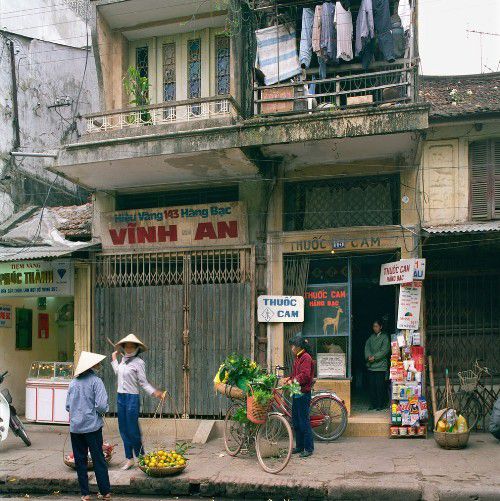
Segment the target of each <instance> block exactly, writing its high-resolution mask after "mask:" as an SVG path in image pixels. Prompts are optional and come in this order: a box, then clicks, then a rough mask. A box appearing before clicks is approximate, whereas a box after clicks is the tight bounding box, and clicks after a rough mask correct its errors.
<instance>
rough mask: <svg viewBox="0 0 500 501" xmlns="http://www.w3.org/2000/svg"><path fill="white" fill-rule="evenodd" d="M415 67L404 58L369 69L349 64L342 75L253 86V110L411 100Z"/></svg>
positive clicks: (307, 109) (316, 108)
mask: <svg viewBox="0 0 500 501" xmlns="http://www.w3.org/2000/svg"><path fill="white" fill-rule="evenodd" d="M416 70H417V67H416V66H415V65H412V64H409V62H407V61H402V62H398V63H394V64H387V63H374V64H373V65H372V71H371V72H367V71H363V70H362V69H361V67H360V65H351V66H350V67H349V68H348V69H343V70H342V71H343V72H345V73H347V74H344V75H340V74H338V75H337V76H335V77H330V78H324V79H314V78H313V76H312V75H306V76H305V78H302V79H301V80H300V81H297V82H290V83H281V84H276V85H268V86H261V87H256V88H255V100H254V102H255V113H256V114H258V115H269V114H283V113H301V112H305V113H312V112H318V111H326V110H330V111H336V110H342V109H347V108H356V107H363V106H365V107H366V106H371V107H376V106H381V105H386V106H389V105H394V104H397V103H409V102H414V101H415V100H416V96H417V92H416V90H415V82H416ZM337 73H341V69H340V68H339V71H338V72H337Z"/></svg>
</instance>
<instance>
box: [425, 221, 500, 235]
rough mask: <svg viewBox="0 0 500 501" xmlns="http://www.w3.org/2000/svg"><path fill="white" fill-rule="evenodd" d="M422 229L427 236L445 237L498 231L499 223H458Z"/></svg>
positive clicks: (499, 229) (499, 228)
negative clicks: (446, 235) (447, 235)
mask: <svg viewBox="0 0 500 501" xmlns="http://www.w3.org/2000/svg"><path fill="white" fill-rule="evenodd" d="M422 229H423V230H424V231H425V232H426V233H428V234H429V235H445V234H457V233H485V232H489V231H500V221H488V222H485V223H479V222H478V223H471V222H468V223H458V224H443V225H439V226H424V227H422Z"/></svg>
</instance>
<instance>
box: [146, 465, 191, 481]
mask: <svg viewBox="0 0 500 501" xmlns="http://www.w3.org/2000/svg"><path fill="white" fill-rule="evenodd" d="M186 466H187V464H184V465H182V466H168V467H163V468H150V467H149V466H141V465H139V468H140V469H141V470H142V471H143V472H144V473H145V474H146V475H148V476H149V477H155V478H162V477H170V476H171V475H177V474H179V473H181V472H183V471H184V470H185V469H186Z"/></svg>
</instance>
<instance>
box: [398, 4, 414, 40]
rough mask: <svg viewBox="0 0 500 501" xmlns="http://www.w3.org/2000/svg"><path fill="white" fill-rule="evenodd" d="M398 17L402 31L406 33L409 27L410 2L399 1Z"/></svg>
mask: <svg viewBox="0 0 500 501" xmlns="http://www.w3.org/2000/svg"><path fill="white" fill-rule="evenodd" d="M398 15H399V17H400V18H401V24H402V25H403V29H404V30H405V32H406V31H408V30H409V29H410V27H411V7H410V0H399V3H398Z"/></svg>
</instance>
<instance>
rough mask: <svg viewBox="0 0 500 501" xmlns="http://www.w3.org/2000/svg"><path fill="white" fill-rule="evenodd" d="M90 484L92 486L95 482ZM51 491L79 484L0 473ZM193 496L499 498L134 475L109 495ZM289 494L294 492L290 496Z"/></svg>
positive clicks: (351, 484) (68, 490)
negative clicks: (140, 476) (128, 481)
mask: <svg viewBox="0 0 500 501" xmlns="http://www.w3.org/2000/svg"><path fill="white" fill-rule="evenodd" d="M91 488H93V490H96V489H97V488H96V487H95V485H92V484H91ZM55 491H58V492H60V493H61V494H62V493H65V494H77V493H78V492H79V487H78V482H77V480H76V478H75V479H47V478H29V479H26V478H23V479H20V478H17V477H14V476H11V475H9V476H4V477H3V478H1V477H0V492H1V493H2V494H38V495H50V494H53V493H54V492H55ZM138 493H140V495H144V496H148V495H149V496H173V497H175V496H197V497H200V496H201V497H208V498H213V497H220V498H233V499H234V498H236V499H242V498H245V499H261V500H262V499H264V500H269V499H274V500H276V501H280V500H286V501H303V500H306V499H307V500H332V501H335V500H337V501H340V500H342V501H354V500H367V499H369V500H370V501H386V500H387V499H404V500H405V501H421V500H429V499H433V500H436V501H437V500H439V501H471V500H474V501H493V500H498V499H500V486H498V487H490V486H461V485H453V486H439V487H438V486H433V485H432V484H430V483H425V482H416V481H415V482H412V481H410V482H408V483H405V484H404V485H393V484H389V483H388V482H381V481H380V480H375V481H374V479H372V478H366V479H356V480H341V481H337V482H325V483H324V482H316V481H314V480H311V481H307V482H304V481H303V480H301V481H298V480H297V481H293V480H286V481H285V480H281V479H280V478H279V477H277V478H276V479H269V480H268V481H264V482H262V481H261V482H260V483H258V484H256V483H252V482H242V481H241V480H236V479H232V478H228V479H220V480H219V479H208V478H198V479H189V478H188V477H184V478H183V477H175V478H149V477H148V478H139V479H137V478H132V479H131V482H130V484H126V485H124V484H118V485H114V486H113V494H116V495H123V496H127V495H129V496H134V495H137V494H138ZM291 494H292V495H291Z"/></svg>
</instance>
